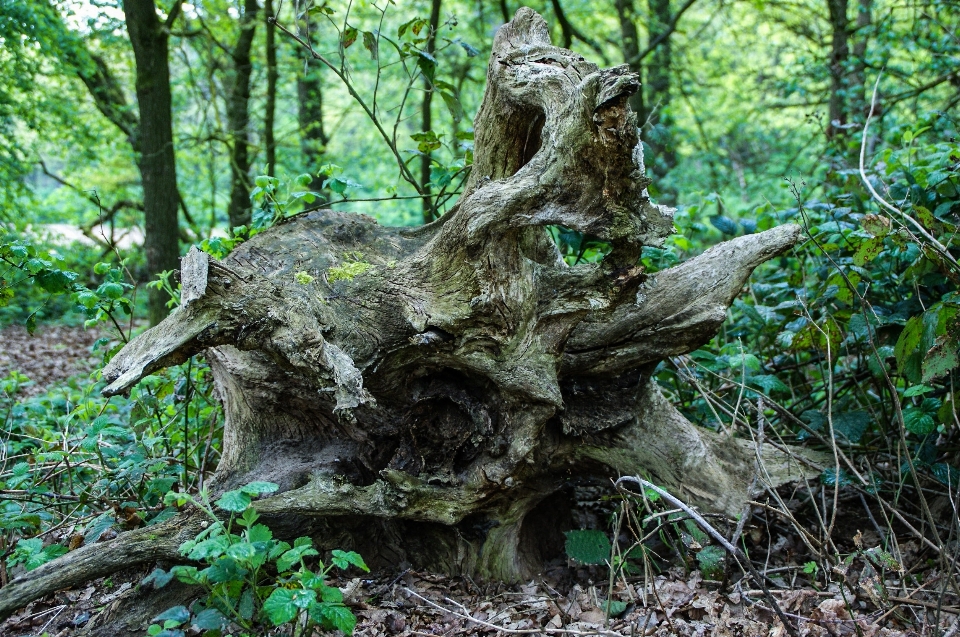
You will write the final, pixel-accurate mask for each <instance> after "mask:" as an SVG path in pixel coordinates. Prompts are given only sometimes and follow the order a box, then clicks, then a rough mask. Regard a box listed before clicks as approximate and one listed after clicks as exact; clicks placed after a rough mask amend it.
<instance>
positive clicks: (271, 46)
mask: <svg viewBox="0 0 960 637" xmlns="http://www.w3.org/2000/svg"><path fill="white" fill-rule="evenodd" d="M263 7H264V8H263V11H264V13H265V14H266V17H267V26H266V29H267V37H266V49H267V99H266V104H265V105H264V116H263V145H264V147H265V148H266V153H267V174H268V175H270V176H271V177H274V176H276V172H277V142H276V139H275V138H274V133H273V128H274V119H275V113H276V108H277V41H276V36H277V33H276V28H275V27H274V25H273V23H272V22H270V19H271V18H273V17H274V14H273V0H265V1H264V5H263Z"/></svg>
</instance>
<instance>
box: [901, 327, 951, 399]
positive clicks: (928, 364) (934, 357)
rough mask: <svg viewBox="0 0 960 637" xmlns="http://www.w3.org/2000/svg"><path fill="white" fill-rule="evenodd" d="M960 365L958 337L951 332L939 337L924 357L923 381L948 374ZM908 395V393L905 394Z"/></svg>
mask: <svg viewBox="0 0 960 637" xmlns="http://www.w3.org/2000/svg"><path fill="white" fill-rule="evenodd" d="M958 366H960V352H958V339H955V338H952V335H950V334H944V335H943V336H940V337H938V338H937V340H936V341H935V342H934V345H933V347H932V348H930V351H929V352H927V354H926V356H924V357H923V367H922V370H923V375H922V377H921V378H922V380H923V382H925V383H926V382H930V381H932V380H933V379H935V378H939V377H941V376H946V375H947V374H949V373H950V372H951V370H954V369H956V368H957V367H958ZM904 395H906V394H904Z"/></svg>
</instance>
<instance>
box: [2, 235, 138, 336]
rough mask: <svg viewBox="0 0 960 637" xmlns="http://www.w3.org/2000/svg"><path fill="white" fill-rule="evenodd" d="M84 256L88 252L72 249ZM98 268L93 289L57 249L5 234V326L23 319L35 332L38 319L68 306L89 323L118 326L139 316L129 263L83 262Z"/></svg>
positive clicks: (55, 314) (84, 265)
mask: <svg viewBox="0 0 960 637" xmlns="http://www.w3.org/2000/svg"><path fill="white" fill-rule="evenodd" d="M75 252H79V253H80V254H84V251H83V250H77V251H71V252H70V253H75ZM78 265H80V267H81V268H83V269H86V270H88V271H92V277H94V279H93V280H94V281H98V282H99V283H92V282H91V283H90V285H91V286H92V287H88V286H87V284H85V281H90V279H89V278H88V279H84V278H83V277H81V275H80V274H79V273H78V272H77V271H75V270H72V269H69V268H70V264H68V263H66V260H65V258H64V257H63V256H62V255H61V254H60V253H59V252H57V251H54V250H44V249H42V248H41V247H40V246H38V245H37V244H36V243H35V242H33V241H29V240H26V239H23V238H19V237H18V236H17V235H15V234H11V235H7V236H5V237H2V238H0V267H2V269H0V325H2V324H3V323H4V322H6V321H11V320H22V321H23V322H24V323H25V324H26V327H27V330H28V331H29V332H30V333H33V331H34V330H35V329H36V327H37V320H38V317H47V318H55V317H58V316H62V315H63V314H64V313H65V312H66V311H67V310H68V309H72V310H74V311H75V312H77V313H78V314H81V315H83V316H85V317H86V321H85V325H86V326H87V327H91V326H93V325H96V324H98V323H108V324H111V325H118V324H119V323H120V322H122V321H126V320H128V318H129V317H130V316H131V315H132V314H133V309H134V308H133V300H132V299H131V298H129V297H128V296H127V294H128V293H129V291H130V290H132V289H133V286H132V285H131V284H130V283H128V282H127V280H126V279H127V277H126V275H125V265H126V264H125V263H124V262H121V263H118V264H111V263H107V262H100V263H95V264H91V263H82V262H81V263H79V264H78Z"/></svg>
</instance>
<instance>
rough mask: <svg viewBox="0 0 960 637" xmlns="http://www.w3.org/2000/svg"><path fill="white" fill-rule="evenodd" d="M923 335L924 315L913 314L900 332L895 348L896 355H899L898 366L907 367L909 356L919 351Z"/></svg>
mask: <svg viewBox="0 0 960 637" xmlns="http://www.w3.org/2000/svg"><path fill="white" fill-rule="evenodd" d="M922 336H923V316H922V315H921V316H913V317H911V318H910V320H908V321H907V324H906V325H905V326H904V327H903V331H902V332H900V337H899V338H898V339H897V344H896V346H895V347H894V348H893V353H894V356H896V357H897V366H898V367H900V368H901V369H903V368H904V367H906V364H907V358H909V357H910V355H911V354H913V353H914V352H916V351H917V348H918V347H919V345H920V338H921V337H922Z"/></svg>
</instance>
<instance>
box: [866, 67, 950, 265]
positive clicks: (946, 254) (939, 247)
mask: <svg viewBox="0 0 960 637" xmlns="http://www.w3.org/2000/svg"><path fill="white" fill-rule="evenodd" d="M881 76H882V75H877V81H876V82H875V83H874V85H873V96H872V97H871V99H870V112H869V113H867V121H866V122H865V123H864V124H863V136H862V137H861V141H860V179H861V180H862V181H863V184H864V185H865V186H866V187H867V190H869V191H870V194H871V195H872V196H873V198H874V199H875V200H876V201H877V203H879V204H880V206H881V207H883V208H885V209H887V210H889V211H890V212H893V213H895V214H897V215H900V216H901V217H903V218H904V219H906V220H907V221H908V222H910V225H912V226H913V227H914V229H916V231H917V232H919V233H920V234H921V235H923V238H924V239H926V240H927V241H929V242H930V244H931V245H932V246H933V248H934V250H935V251H936V252H937V254H939V255H940V256H942V257H943V258H944V259H946V260H947V262H948V263H950V265H952V266H953V267H954V268H956V269H958V270H960V264H958V263H957V260H956V259H954V258H953V255H952V254H950V251H949V250H947V248H946V246H944V245H943V244H942V243H940V242H939V241H937V239H936V237H934V236H933V235H932V234H930V232H928V231H927V229H926V228H924V227H923V226H922V225H921V224H920V222H919V221H917V220H916V219H914V218H913V217H911V216H910V215H908V214H907V213H906V212H904V211H903V210H901V209H899V208H897V207H896V206H894V205H892V204H890V203H888V202H887V201H886V200H885V199H884V198H883V197H881V196H880V193H878V192H877V190H876V189H875V188H874V187H873V184H872V183H870V180H869V179H868V178H867V170H866V168H865V164H866V156H867V133H868V132H869V130H870V120H871V119H872V118H873V110H874V108H875V107H876V104H877V90H878V89H879V88H880V78H881Z"/></svg>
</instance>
